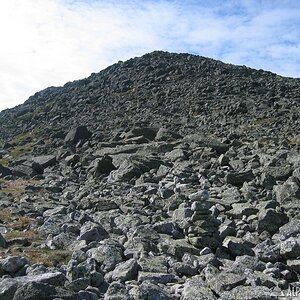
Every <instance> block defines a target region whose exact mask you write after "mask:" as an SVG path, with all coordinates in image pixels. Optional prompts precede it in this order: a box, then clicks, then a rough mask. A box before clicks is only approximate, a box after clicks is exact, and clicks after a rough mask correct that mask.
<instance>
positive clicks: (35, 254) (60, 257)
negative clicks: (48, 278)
mask: <svg viewBox="0 0 300 300" xmlns="http://www.w3.org/2000/svg"><path fill="white" fill-rule="evenodd" d="M7 254H8V255H16V256H25V257H27V258H28V259H29V261H30V263H31V264H36V263H42V264H43V265H45V266H46V267H55V266H60V265H63V264H67V263H68V261H69V260H70V258H71V254H72V253H71V252H70V251H66V250H50V249H32V248H24V247H16V248H11V249H9V251H8V253H7Z"/></svg>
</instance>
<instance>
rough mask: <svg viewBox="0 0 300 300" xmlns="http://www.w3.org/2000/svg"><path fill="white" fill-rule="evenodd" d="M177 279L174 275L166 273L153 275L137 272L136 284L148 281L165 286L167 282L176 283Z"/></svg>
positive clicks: (151, 273)
mask: <svg viewBox="0 0 300 300" xmlns="http://www.w3.org/2000/svg"><path fill="white" fill-rule="evenodd" d="M177 279H178V278H177V277H176V276H175V275H174V274H168V273H154V272H143V271H141V272H139V275H138V282H143V281H150V282H154V283H161V284H166V283H169V282H175V281H177Z"/></svg>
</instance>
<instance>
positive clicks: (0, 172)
mask: <svg viewBox="0 0 300 300" xmlns="http://www.w3.org/2000/svg"><path fill="white" fill-rule="evenodd" d="M9 175H12V171H11V169H9V168H7V167H5V166H3V165H1V164H0V178H1V177H5V176H9Z"/></svg>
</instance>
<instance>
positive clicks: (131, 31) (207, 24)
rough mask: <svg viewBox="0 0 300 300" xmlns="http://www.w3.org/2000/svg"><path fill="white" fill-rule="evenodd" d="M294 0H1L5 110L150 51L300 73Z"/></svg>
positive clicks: (298, 10)
mask: <svg viewBox="0 0 300 300" xmlns="http://www.w3.org/2000/svg"><path fill="white" fill-rule="evenodd" d="M297 2H298V1H269V2H268V1H260V0H257V1H243V2H242V4H241V2H240V1H234V0H232V1H212V2H210V1H208V2H207V1H167V0H160V1H154V0H153V1H142V2H139V1H134V0H131V1H116V0H115V1H112V0H111V1H101V0H98V1H96V0H94V1H91V0H90V1H70V0H68V1H67V0H1V3H0V38H1V47H0V69H1V72H0V110H1V109H4V108H6V107H12V106H14V105H17V104H19V103H22V102H24V101H25V100H26V99H27V98H28V97H29V96H30V95H32V94H34V93H35V92H36V91H39V90H41V89H43V88H46V87H48V86H52V85H62V84H64V83H65V82H67V81H70V80H75V79H80V78H83V77H86V76H88V75H89V74H90V73H91V72H98V71H99V70H100V69H102V68H104V67H106V66H108V65H110V64H112V63H114V62H116V61H118V60H125V59H128V58H130V57H133V56H137V55H142V54H144V53H146V52H150V51H153V50H168V51H175V52H193V53H198V54H200V55H203V56H209V57H213V58H216V59H221V60H224V61H226V62H230V63H236V64H246V65H249V66H252V67H255V68H264V69H268V70H272V71H274V72H277V73H280V74H282V75H289V76H298V77H299V76H300V74H299V73H300V70H299V69H300V60H299V57H300V56H299V54H300V50H299V49H300V45H299V41H300V32H299V25H300V21H299V20H300V5H299V4H298V5H297ZM212 3H213V4H212ZM224 3H225V4H224Z"/></svg>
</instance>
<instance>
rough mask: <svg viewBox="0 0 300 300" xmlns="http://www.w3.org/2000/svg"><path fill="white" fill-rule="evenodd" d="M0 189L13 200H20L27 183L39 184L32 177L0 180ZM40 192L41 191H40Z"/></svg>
mask: <svg viewBox="0 0 300 300" xmlns="http://www.w3.org/2000/svg"><path fill="white" fill-rule="evenodd" d="M0 183H1V187H2V189H1V191H2V192H3V193H5V194H7V195H11V196H12V197H13V198H14V199H15V200H17V201H18V200H20V199H21V196H22V195H23V194H24V192H25V188H26V187H27V186H28V185H34V186H36V185H39V184H40V182H39V181H38V180H34V179H28V180H26V179H16V180H4V179H2V180H0ZM41 192H42V191H41Z"/></svg>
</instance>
